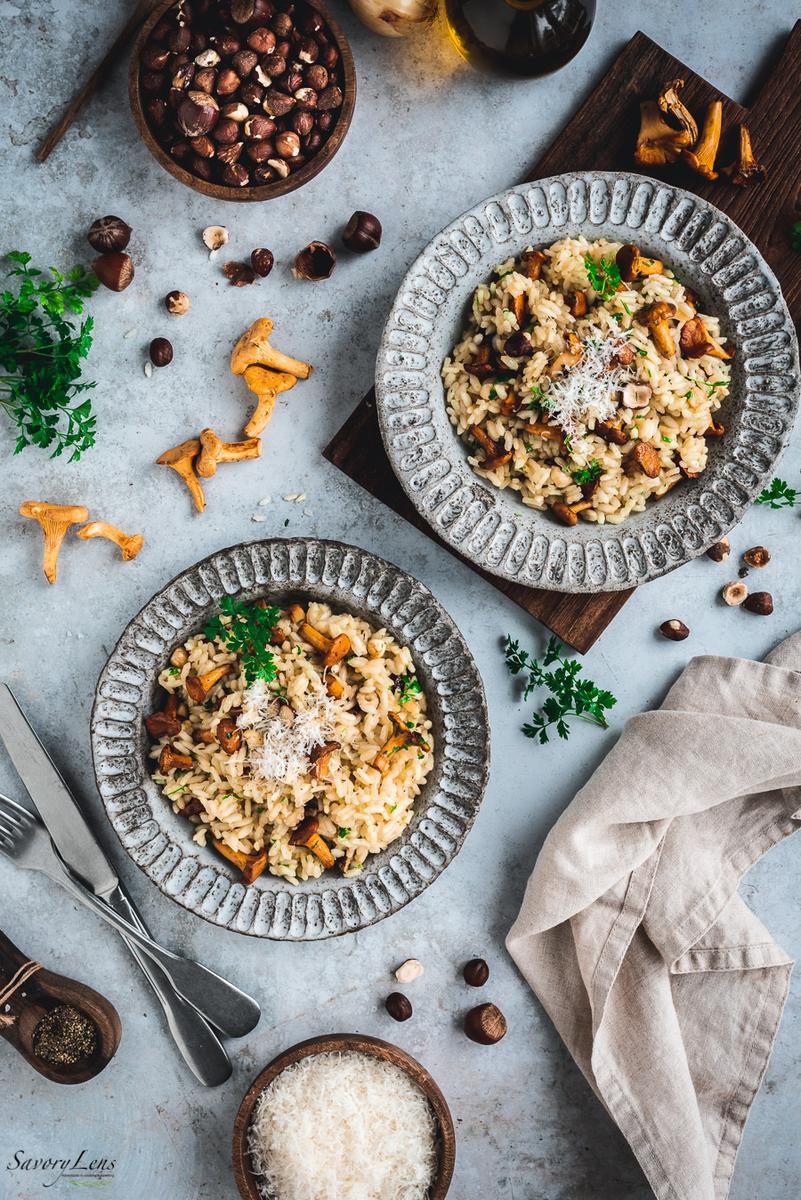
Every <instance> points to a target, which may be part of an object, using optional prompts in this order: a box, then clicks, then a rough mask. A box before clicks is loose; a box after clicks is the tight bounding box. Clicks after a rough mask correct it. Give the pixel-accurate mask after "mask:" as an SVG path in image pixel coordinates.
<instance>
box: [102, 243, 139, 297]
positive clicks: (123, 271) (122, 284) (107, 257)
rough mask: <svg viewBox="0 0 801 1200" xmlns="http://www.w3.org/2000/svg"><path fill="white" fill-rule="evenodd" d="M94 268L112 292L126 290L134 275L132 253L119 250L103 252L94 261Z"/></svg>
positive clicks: (104, 284)
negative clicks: (108, 252) (111, 252)
mask: <svg viewBox="0 0 801 1200" xmlns="http://www.w3.org/2000/svg"><path fill="white" fill-rule="evenodd" d="M92 270H93V271H94V273H95V275H96V276H97V278H98V279H99V280H100V282H101V283H102V284H103V286H104V287H107V288H109V289H110V290H111V291H112V292H124V291H125V289H126V288H127V286H128V284H129V283H130V282H131V280H132V279H133V277H134V265H133V260H132V259H131V256H130V254H122V253H120V252H119V251H117V252H115V253H113V254H101V255H100V257H99V258H96V259H95V261H94V262H93V263H92Z"/></svg>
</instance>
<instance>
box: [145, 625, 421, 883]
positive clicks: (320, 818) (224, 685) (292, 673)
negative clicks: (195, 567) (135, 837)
mask: <svg viewBox="0 0 801 1200" xmlns="http://www.w3.org/2000/svg"><path fill="white" fill-rule="evenodd" d="M227 620H228V619H227V618H225V617H223V625H224V626H225V625H226V624H227ZM305 620H306V621H308V623H309V624H310V625H311V626H313V628H314V629H315V630H317V631H319V633H321V634H323V635H324V636H325V637H327V638H331V639H333V638H335V637H337V636H338V635H340V634H344V635H346V636H347V638H348V639H349V640H350V653H349V655H348V657H347V659H345V660H343V661H340V662H338V663H337V664H336V665H335V666H333V667H330V668H327V669H326V668H324V667H323V665H322V655H321V654H320V653H319V652H318V651H317V650H315V649H314V647H313V646H312V645H310V644H309V642H308V641H307V640H306V639H305V638H304V636H303V633H302V631H303V625H302V623H301V621H300V620H294V621H293V620H290V619H289V618H288V616H287V615H286V614H284V615H283V616H282V618H281V620H280V621H279V623H278V625H277V626H276V629H277V630H278V631H279V635H278V637H277V638H274V642H278V644H273V645H272V646H271V647H270V649H271V652H272V656H273V659H274V663H275V667H276V677H275V679H274V680H273V681H271V682H269V683H264V682H263V681H262V680H258V679H257V680H256V681H255V682H254V683H252V684H251V685H250V686H249V687H248V686H247V684H246V679H245V675H244V672H243V670H242V665H241V663H240V661H239V659H238V657H237V654H236V653H234V652H232V651H231V650H230V649H229V648H228V647H227V645H226V642H225V640H223V639H221V638H220V637H217V638H215V639H214V640H213V641H210V640H209V639H208V638H207V637H206V636H205V634H203V633H198V634H196V635H195V636H193V637H190V638H189V640H188V641H187V642H186V643H185V645H184V647H183V648H182V649H180V648H179V649H178V650H177V651H174V652H173V656H172V663H173V665H171V666H168V667H167V668H165V670H163V671H162V672H161V674H160V675H159V683H160V684H161V686H162V687H163V688H164V689H165V691H166V692H167V693H169V694H173V693H174V694H175V695H176V696H177V697H178V698H179V704H178V711H177V714H176V715H177V718H178V720H180V721H181V729H180V733H178V734H177V735H175V736H171V737H170V736H165V737H160V738H158V739H157V741H156V742H155V744H154V745H153V747H152V750H151V757H152V758H153V759H154V760H156V767H155V770H154V773H153V779H154V780H155V781H156V783H158V784H159V785H160V786H161V787H162V789H163V792H164V795H165V796H166V797H167V798H168V799H169V801H170V802H171V804H172V806H173V809H174V811H175V812H177V813H184V814H185V815H187V816H188V817H189V819H190V820H191V821H192V822H193V824H194V826H195V831H194V840H195V841H196V842H198V843H199V844H200V845H206V844H207V841H208V842H209V843H210V844H215V843H216V844H217V848H218V849H220V850H221V852H223V853H225V854H226V857H229V855H230V854H234V855H237V854H240V855H247V856H257V855H259V854H260V852H262V851H265V852H266V864H264V865H265V867H266V869H267V870H269V871H270V872H271V874H273V875H278V876H280V877H282V878H284V879H287V880H289V881H290V882H298V881H300V880H305V879H312V878H316V877H318V876H320V875H321V874H322V873H323V871H324V870H325V866H324V862H323V861H321V859H320V858H319V857H317V856H316V855H315V853H313V852H312V851H311V850H310V849H308V848H307V847H306V846H303V845H291V844H290V837H291V835H292V831H293V830H295V829H296V828H297V826H298V825H300V823H301V822H302V821H303V820H304V818H308V817H309V816H310V815H313V816H316V819H317V823H318V829H317V832H318V833H319V836H320V837H321V838H322V839H323V840H324V843H325V845H326V846H327V847H328V849H329V850H330V854H331V855H332V856H333V858H334V860H335V861H336V864H337V866H338V868H339V869H341V870H342V872H343V873H344V874H346V875H355V874H356V873H357V872H359V871H361V870H362V868H363V866H364V863H365V861H366V859H367V857H368V855H370V854H378V853H380V851H382V850H385V849H386V848H387V846H389V845H391V843H392V842H393V841H394V840H395V839H396V838H398V837H399V836H400V835H401V834H402V833H403V831H404V829H405V828H406V826H407V825H408V824H409V822H410V821H411V819H412V816H413V813H414V803H415V798H416V797H417V796H418V795H419V793H420V791H421V789H422V787H423V785H424V783H425V781H426V779H427V777H428V775H429V772H430V771H431V768H432V766H433V739H432V733H431V722H430V720H429V719H428V717H427V715H426V698H425V695H424V694H423V692H422V689H421V688H420V687H419V684H418V683H417V679H416V674H415V667H414V663H413V661H412V656H411V654H410V652H409V650H408V648H407V647H405V646H400V645H399V644H398V643H397V642H396V641H395V640H394V638H393V637H392V636H391V635H390V634H389V633H388V632H387V631H386V630H385V629H378V630H376V629H373V628H372V627H371V626H370V625H369V624H368V623H367V622H366V621H363V620H361V619H360V618H358V617H355V616H352V615H350V614H348V613H332V611H331V609H330V608H328V607H327V606H326V605H325V604H316V603H312V604H310V605H309V606H308V611H307V612H306V614H305ZM227 663H230V664H232V666H233V670H232V671H231V672H230V673H229V674H228V675H226V676H225V677H224V678H223V679H222V680H221V681H220V682H218V683H217V684H216V686H214V687H213V688H212V689H211V690H210V691H209V693H208V696H207V697H206V698H205V700H204V701H203V702H200V703H198V702H195V701H193V700H192V699H191V697H190V696H189V694H188V693H187V691H186V686H185V685H186V680H187V677H189V676H202V675H204V674H205V673H206V672H208V671H211V670H213V668H214V667H217V666H220V665H223V664H227ZM332 690H333V691H336V692H338V691H340V690H341V695H339V696H336V695H333V696H332V695H330V694H329V693H330V692H331V691H332ZM226 717H228V718H229V719H230V718H231V717H234V718H235V719H236V726H237V729H238V730H239V731H241V746H240V747H239V748H238V749H236V750H235V751H234V752H233V753H230V754H229V753H226V751H225V750H224V749H223V748H222V747H221V745H220V744H219V743H218V742H217V741H216V740H211V741H209V742H204V741H203V740H202V738H203V737H206V738H207V739H211V738H213V736H214V735H215V733H216V731H217V727H218V724H219V722H220V721H221V720H222V719H224V718H226ZM393 738H394V743H393V744H392V748H391V749H390V750H389V751H388V753H387V755H386V756H385V757H384V758H381V757H380V755H381V751H382V749H383V748H384V747H385V746H386V744H387V743H389V742H390V739H393ZM324 743H329V744H330V743H335V744H336V748H335V749H334V750H333V752H332V753H331V755H330V757H329V759H328V765H327V767H326V768H325V769H324V770H323V771H322V772H321V774H322V777H321V778H317V777H316V774H315V770H314V767H313V763H312V762H311V761H310V757H309V755H310V754H313V753H314V751H315V749H316V748H319V747H320V746H322V745H323V744H324ZM165 745H169V746H171V747H172V749H173V751H175V752H176V753H178V754H183V755H188V756H189V757H190V758H191V767H189V768H188V769H181V768H177V769H175V770H174V771H171V772H169V773H168V774H164V773H162V772H161V771H160V769H159V767H158V759H159V757H160V755H161V752H162V749H163V747H164V746H165ZM376 762H378V763H379V764H380V769H379V766H377V765H374V764H376ZM226 851H227V852H228V853H226Z"/></svg>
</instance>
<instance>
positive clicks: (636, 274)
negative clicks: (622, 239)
mask: <svg viewBox="0 0 801 1200" xmlns="http://www.w3.org/2000/svg"><path fill="white" fill-rule="evenodd" d="M615 262H616V263H617V266H618V270H619V271H620V278H621V279H622V280H623V281H624V283H632V282H633V281H634V280H635V279H639V278H640V276H641V275H659V274H660V273H661V272H662V271H663V270H664V266H665V264H664V263H663V262H662V261H661V260H660V259H658V258H645V256H644V255H642V254H640V248H639V246H635V245H633V243H631V242H627V243H626V245H625V246H621V247H620V249H619V250H618V252H617V255H616V257H615Z"/></svg>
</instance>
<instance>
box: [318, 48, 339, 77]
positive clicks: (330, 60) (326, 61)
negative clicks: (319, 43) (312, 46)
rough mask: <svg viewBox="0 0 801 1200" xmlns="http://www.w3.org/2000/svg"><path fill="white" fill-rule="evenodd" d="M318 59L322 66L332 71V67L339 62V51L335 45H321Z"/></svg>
mask: <svg viewBox="0 0 801 1200" xmlns="http://www.w3.org/2000/svg"><path fill="white" fill-rule="evenodd" d="M319 61H320V62H321V63H322V64H323V66H324V67H327V69H328V70H329V71H333V69H334V67H335V66H336V65H337V63H338V62H339V51H338V50H337V48H336V46H323V47H322V49H321V50H320V59H319Z"/></svg>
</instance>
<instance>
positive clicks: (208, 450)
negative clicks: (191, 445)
mask: <svg viewBox="0 0 801 1200" xmlns="http://www.w3.org/2000/svg"><path fill="white" fill-rule="evenodd" d="M260 454H261V438H257V437H252V438H248V439H247V441H244V442H224V441H222V440H221V439H220V438H219V437H218V436H217V434H216V433H215V432H214V430H213V429H203V430H201V433H200V454H199V455H198V460H197V464H196V466H195V470H196V471H197V473H198V475H201V476H202V477H203V478H204V479H209V478H211V476H212V475H214V474H215V473H216V471H217V463H227V462H244V461H245V460H246V459H250V458H258V457H259V455H260Z"/></svg>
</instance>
